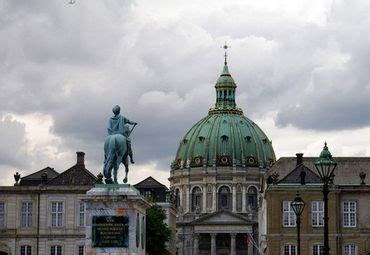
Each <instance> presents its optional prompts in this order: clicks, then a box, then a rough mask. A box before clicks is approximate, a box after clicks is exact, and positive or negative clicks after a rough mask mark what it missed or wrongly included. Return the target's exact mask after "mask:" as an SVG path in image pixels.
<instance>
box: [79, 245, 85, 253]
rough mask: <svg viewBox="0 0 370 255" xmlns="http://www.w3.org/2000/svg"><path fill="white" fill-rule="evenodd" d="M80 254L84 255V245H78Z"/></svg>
mask: <svg viewBox="0 0 370 255" xmlns="http://www.w3.org/2000/svg"><path fill="white" fill-rule="evenodd" d="M78 255H84V246H83V245H80V246H78Z"/></svg>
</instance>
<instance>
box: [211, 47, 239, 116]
mask: <svg viewBox="0 0 370 255" xmlns="http://www.w3.org/2000/svg"><path fill="white" fill-rule="evenodd" d="M223 48H224V49H225V62H224V67H223V70H222V73H221V75H220V77H219V78H218V79H217V82H216V85H215V88H216V105H215V107H214V108H211V109H209V114H215V113H222V112H223V113H231V114H240V115H242V114H243V110H242V109H240V108H237V107H236V103H235V90H236V84H235V81H234V79H233V77H231V74H230V73H229V67H228V66H227V52H226V50H227V49H228V48H229V46H227V45H226V44H225V45H224V46H223Z"/></svg>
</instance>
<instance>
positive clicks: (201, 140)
mask: <svg viewBox="0 0 370 255" xmlns="http://www.w3.org/2000/svg"><path fill="white" fill-rule="evenodd" d="M198 139H199V142H201V143H202V142H204V141H205V140H206V138H205V137H204V136H199V137H198Z"/></svg>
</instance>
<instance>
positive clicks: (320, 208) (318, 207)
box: [311, 201, 324, 227]
mask: <svg viewBox="0 0 370 255" xmlns="http://www.w3.org/2000/svg"><path fill="white" fill-rule="evenodd" d="M311 221H312V226H313V227H323V226H324V201H312V202H311Z"/></svg>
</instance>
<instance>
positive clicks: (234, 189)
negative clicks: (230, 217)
mask: <svg viewBox="0 0 370 255" xmlns="http://www.w3.org/2000/svg"><path fill="white" fill-rule="evenodd" d="M232 199H233V201H232V202H233V212H236V187H235V184H234V185H233V195H232Z"/></svg>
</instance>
